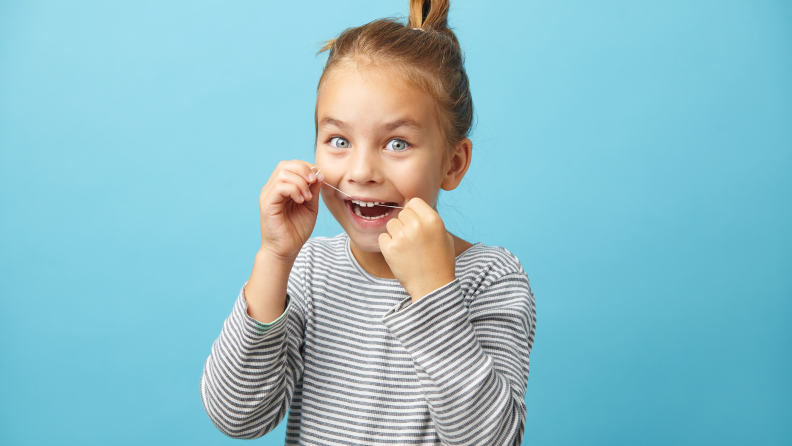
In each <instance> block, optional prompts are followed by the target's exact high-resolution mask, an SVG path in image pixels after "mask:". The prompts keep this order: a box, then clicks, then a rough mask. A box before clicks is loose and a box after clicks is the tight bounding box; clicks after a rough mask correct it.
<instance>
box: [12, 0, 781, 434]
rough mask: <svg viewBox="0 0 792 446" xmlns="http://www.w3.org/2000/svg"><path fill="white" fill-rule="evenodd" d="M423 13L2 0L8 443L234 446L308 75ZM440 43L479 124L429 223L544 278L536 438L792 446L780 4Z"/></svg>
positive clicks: (537, 14) (307, 152) (479, 15)
mask: <svg viewBox="0 0 792 446" xmlns="http://www.w3.org/2000/svg"><path fill="white" fill-rule="evenodd" d="M406 12H407V0H398V1H397V0H389V1H378V2H371V1H363V0H360V1H340V0H339V1H333V2H327V1H313V2H261V1H258V2H253V1H235V2H224V1H212V2H207V1H181V2H176V1H170V2H162V1H140V0H135V1H123V2H120V1H119V2H106V1H73V2H40V1H24V2H23V1H7V0H6V1H3V2H0V295H1V296H2V298H1V299H0V348H1V349H2V353H1V355H0V356H1V357H2V359H0V386H1V387H0V389H1V391H2V397H0V443H2V444H3V445H45V444H47V445H49V444H80V445H106V444H118V445H126V444H129V445H139V444H151V445H154V444H157V445H159V444H162V445H175V444H190V445H203V444H230V443H232V442H234V440H231V439H228V438H226V437H224V436H223V435H222V434H221V433H220V432H219V431H218V430H216V428H215V427H214V426H213V425H212V423H211V422H210V420H209V418H208V417H207V416H206V414H205V412H204V410H203V408H202V406H201V401H200V395H199V380H200V375H201V370H202V367H203V362H204V360H205V359H206V357H207V356H208V354H209V351H210V347H211V344H212V342H213V341H214V339H215V338H216V337H217V335H218V334H219V331H220V328H221V325H222V322H223V320H224V319H225V317H226V316H227V315H228V314H229V313H230V311H231V307H232V304H233V302H234V299H235V298H236V296H237V293H238V291H239V288H240V287H241V285H242V284H243V283H244V281H245V280H246V279H247V277H248V275H249V273H250V269H251V267H252V263H253V256H254V254H255V252H256V250H257V247H258V243H259V242H260V235H259V228H258V204H257V198H258V194H259V192H260V189H261V187H262V186H263V185H264V183H265V181H266V180H267V178H268V177H269V174H270V172H271V171H272V169H273V168H274V167H275V165H276V163H277V162H278V161H279V160H281V159H292V158H301V159H307V160H312V159H313V147H312V144H313V136H314V129H313V107H314V100H315V89H316V83H317V80H318V77H319V74H320V72H321V67H322V63H323V61H324V58H325V57H324V56H319V57H315V56H314V53H315V52H316V51H317V49H318V48H319V46H320V42H321V41H322V40H324V39H327V38H331V37H333V36H334V35H336V34H337V33H339V32H340V31H342V30H343V29H344V28H346V27H348V26H354V25H360V24H363V23H365V22H368V21H370V20H373V19H376V18H379V17H383V16H389V15H404V14H406ZM451 25H452V26H454V27H455V28H456V30H457V32H458V36H459V38H460V40H461V42H462V44H463V47H464V49H465V51H466V54H467V67H468V70H469V74H470V77H471V85H472V91H473V97H474V101H475V104H476V107H477V116H478V126H477V128H476V130H475V132H474V134H473V140H474V143H475V147H474V158H473V164H472V167H471V170H470V172H469V174H468V177H467V178H466V180H465V181H464V182H463V185H462V186H461V187H460V188H459V189H458V190H457V191H454V192H451V193H446V194H445V195H443V197H442V199H441V207H440V210H441V215H443V216H444V218H445V219H446V221H447V222H448V225H449V226H450V228H451V229H452V231H454V232H456V233H457V234H459V235H461V236H463V237H465V238H467V239H469V240H470V241H473V242H476V241H481V242H484V243H486V244H490V245H500V246H505V247H506V248H508V249H509V250H511V251H512V252H514V253H515V254H516V255H517V256H518V257H519V258H520V259H521V261H522V262H523V265H524V267H525V269H526V271H527V272H528V274H529V277H530V278H531V283H532V287H533V290H534V292H535V294H536V299H537V307H538V332H537V337H536V344H535V348H534V350H533V352H532V354H531V378H530V382H529V384H528V391H527V395H526V403H527V407H528V418H527V423H526V430H525V441H524V444H536V445H581V444H586V445H618V444H623V445H634V444H642V445H671V444H673V445H694V444H695V445H698V444H719V445H745V444H761V445H781V444H790V442H792V423H791V422H790V420H792V380H790V377H792V329H791V328H790V327H791V325H790V321H789V319H790V317H792V299H791V298H792V231H791V229H792V195H791V192H792V4H791V3H790V2H788V1H781V0H778V1H772V0H718V1H715V0H712V1H703V0H665V1H662V2H661V1H657V2H651V3H650V2H634V1H628V0H623V1H616V0H609V1H602V2H588V1H572V0H561V1H559V0H553V1H545V0H542V1H539V0H533V1H527V2H523V1H511V2H498V3H497V5H496V4H495V3H492V2H483V1H479V2H474V1H472V0H454V1H452V6H451ZM339 232H340V227H339V226H338V225H337V223H335V221H334V220H333V219H332V216H330V215H329V214H328V213H327V212H324V213H323V214H322V215H321V216H320V219H319V221H318V223H317V226H316V231H315V235H335V234H337V233H339ZM284 432H285V423H283V424H281V425H280V426H279V427H278V428H277V429H276V430H275V431H273V432H272V433H270V434H268V435H267V436H266V437H265V438H264V439H263V440H259V441H258V443H257V444H273V445H275V444H282V443H283V437H284Z"/></svg>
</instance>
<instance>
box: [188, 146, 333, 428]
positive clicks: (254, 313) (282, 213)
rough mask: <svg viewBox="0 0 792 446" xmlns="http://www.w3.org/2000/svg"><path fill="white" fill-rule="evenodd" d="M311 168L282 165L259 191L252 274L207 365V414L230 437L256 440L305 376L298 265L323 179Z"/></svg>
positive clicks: (281, 411) (302, 164) (282, 413)
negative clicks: (258, 239)
mask: <svg viewBox="0 0 792 446" xmlns="http://www.w3.org/2000/svg"><path fill="white" fill-rule="evenodd" d="M312 167H313V166H312V165H311V164H310V163H306V162H304V161H299V160H292V161H283V162H281V163H279V164H278V167H277V168H276V169H275V171H274V172H273V173H272V175H271V176H270V179H269V180H268V181H267V184H265V185H264V187H263V188H262V190H261V195H260V196H259V210H260V212H259V217H260V223H261V247H260V248H259V252H258V254H257V255H256V261H255V262H254V264H253V272H252V273H251V275H250V280H248V282H247V283H246V285H245V286H244V287H243V288H242V291H241V292H240V293H239V297H238V298H237V302H236V305H234V310H233V312H232V313H231V315H230V316H229V317H228V318H227V319H226V321H225V324H224V325H223V330H222V332H221V333H220V337H219V338H218V339H217V340H216V341H215V343H214V345H213V346H212V353H211V354H210V355H209V359H207V360H206V363H205V364H204V371H203V375H202V376H201V399H202V401H203V405H204V408H205V409H206V413H207V414H209V417H210V418H211V419H212V422H214V424H215V426H217V428H218V429H220V431H222V432H223V433H224V434H226V435H228V436H230V437H234V438H257V437H260V436H262V435H264V434H266V433H267V432H269V431H271V430H272V429H273V428H275V426H277V425H278V423H280V421H281V420H282V419H283V417H284V416H285V414H286V411H287V410H288V408H289V404H290V402H291V399H292V396H293V394H294V386H295V383H296V382H297V380H298V379H299V378H300V377H301V376H302V371H303V357H302V351H301V345H302V340H303V333H304V331H303V329H304V327H305V312H304V311H303V310H304V309H303V307H302V302H305V300H304V296H305V294H304V287H303V285H302V284H303V283H304V280H303V279H302V278H301V276H300V269H299V267H300V261H295V260H296V259H297V258H299V254H300V253H301V252H302V251H301V250H302V248H303V246H304V245H305V243H306V242H307V241H308V238H309V237H310V236H311V231H313V228H314V225H315V223H316V215H317V212H318V211H319V190H320V181H321V180H322V178H321V176H319V177H317V175H316V174H314V173H313V171H312V170H311V168H312ZM279 315H280V316H279Z"/></svg>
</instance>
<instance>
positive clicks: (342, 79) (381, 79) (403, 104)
mask: <svg viewBox="0 0 792 446" xmlns="http://www.w3.org/2000/svg"><path fill="white" fill-rule="evenodd" d="M316 119H317V123H323V122H327V121H328V119H331V120H334V121H341V122H343V123H345V124H347V125H348V126H350V127H352V129H353V130H358V129H359V130H365V129H371V128H375V127H381V126H382V124H383V123H385V122H395V121H400V120H401V121H414V122H415V123H417V124H419V126H420V127H421V129H422V130H424V131H427V132H430V133H434V132H439V125H438V124H439V123H438V119H437V110H436V103H435V101H434V99H433V98H432V97H431V95H429V94H428V93H426V92H424V91H422V90H420V89H418V88H415V87H413V86H411V85H408V83H407V82H405V81H404V79H403V78H402V77H401V76H399V75H398V74H396V73H394V72H393V71H391V70H385V69H381V68H378V67H376V66H360V65H358V64H349V65H342V66H337V67H334V68H333V69H332V71H331V72H329V73H327V76H326V77H325V79H324V81H323V82H322V85H321V86H320V88H319V91H318V92H317V96H316ZM320 129H321V128H320Z"/></svg>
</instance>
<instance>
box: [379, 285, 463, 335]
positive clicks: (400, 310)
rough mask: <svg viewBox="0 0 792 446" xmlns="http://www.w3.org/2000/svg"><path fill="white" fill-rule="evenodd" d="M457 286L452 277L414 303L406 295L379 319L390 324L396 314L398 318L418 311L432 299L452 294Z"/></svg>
mask: <svg viewBox="0 0 792 446" xmlns="http://www.w3.org/2000/svg"><path fill="white" fill-rule="evenodd" d="M458 286H459V279H454V280H452V281H451V282H448V283H447V284H445V285H443V286H441V287H440V288H438V289H436V290H434V291H432V292H431V293H429V294H427V295H426V296H424V297H422V298H420V299H419V300H418V302H415V303H413V301H412V298H411V297H410V296H407V297H405V298H404V299H403V300H402V301H401V302H399V303H397V304H396V305H394V306H393V307H392V308H391V309H390V310H388V312H387V313H385V315H383V316H382V318H381V321H382V322H383V323H384V324H385V325H390V324H392V323H393V322H394V321H395V318H396V316H395V315H396V314H398V315H399V318H402V317H409V315H410V314H414V313H415V312H420V311H421V308H423V307H426V306H427V305H430V304H431V302H432V301H434V300H437V299H442V298H444V297H445V296H446V295H447V294H449V293H452V294H453V293H454V292H455V291H456V290H457V288H458Z"/></svg>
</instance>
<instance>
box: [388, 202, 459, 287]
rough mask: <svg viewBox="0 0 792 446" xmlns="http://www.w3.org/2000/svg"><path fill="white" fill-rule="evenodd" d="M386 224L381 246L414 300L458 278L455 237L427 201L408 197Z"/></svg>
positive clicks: (397, 277)
mask: <svg viewBox="0 0 792 446" xmlns="http://www.w3.org/2000/svg"><path fill="white" fill-rule="evenodd" d="M386 228H387V230H388V232H387V233H382V234H380V236H379V240H378V241H379V246H380V250H381V251H382V255H383V256H384V257H385V261H386V262H388V266H390V269H391V271H392V272H393V275H394V276H395V277H396V279H398V280H399V282H400V283H401V284H402V286H403V287H404V289H405V290H407V293H408V294H409V295H410V297H411V298H412V301H413V302H416V301H418V300H419V299H421V298H422V297H424V296H426V295H427V294H429V293H430V292H432V291H434V290H436V289H438V288H440V287H442V286H444V285H447V284H448V283H450V282H452V281H453V280H454V279H455V278H456V256H455V255H454V239H453V238H452V237H451V234H449V233H448V232H447V231H446V229H445V224H443V219H442V218H440V215H439V214H438V213H437V212H436V211H435V210H434V209H432V207H431V206H429V205H428V204H427V203H426V202H425V201H423V200H422V199H420V198H413V199H411V200H410V201H408V202H407V204H406V205H405V206H404V209H403V210H402V211H401V212H400V213H399V216H398V217H397V218H394V219H391V220H390V221H389V222H388V224H387V226H386Z"/></svg>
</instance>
